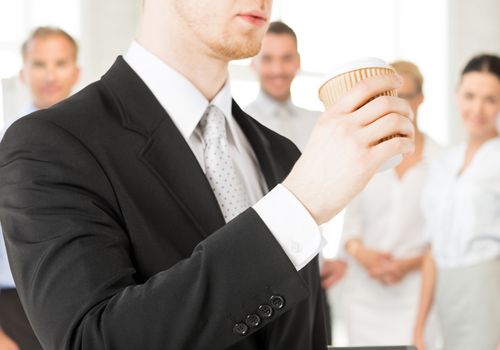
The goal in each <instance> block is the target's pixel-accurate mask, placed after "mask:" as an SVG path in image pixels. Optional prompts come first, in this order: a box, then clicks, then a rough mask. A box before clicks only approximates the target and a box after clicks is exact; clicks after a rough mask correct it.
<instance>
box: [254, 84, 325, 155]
mask: <svg viewBox="0 0 500 350" xmlns="http://www.w3.org/2000/svg"><path fill="white" fill-rule="evenodd" d="M245 112H246V113H247V114H249V115H251V116H252V117H253V118H255V119H257V120H258V121H259V122H260V123H262V124H263V125H265V126H267V127H268V128H269V129H271V130H273V131H275V132H277V133H278V134H281V135H283V136H285V137H287V138H288V139H290V140H292V141H293V143H295V144H296V145H297V147H299V149H301V150H302V149H304V147H305V145H306V143H307V141H308V140H309V136H310V134H311V131H312V129H313V127H314V125H315V124H316V121H317V120H318V117H319V115H320V112H317V111H311V110H308V109H304V108H300V107H297V106H296V105H294V104H293V103H292V101H291V100H288V101H286V102H279V101H276V100H275V99H273V98H272V97H271V96H269V95H267V94H266V93H265V92H263V91H260V92H259V95H258V96H257V98H256V99H255V101H253V102H252V103H250V104H249V105H248V106H246V107H245Z"/></svg>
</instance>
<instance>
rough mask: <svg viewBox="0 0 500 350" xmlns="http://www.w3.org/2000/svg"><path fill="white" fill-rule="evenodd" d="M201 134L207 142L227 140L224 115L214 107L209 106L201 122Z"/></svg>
mask: <svg viewBox="0 0 500 350" xmlns="http://www.w3.org/2000/svg"><path fill="white" fill-rule="evenodd" d="M200 126H201V133H202V135H203V138H204V139H205V141H207V140H213V139H224V140H225V139H227V136H226V119H225V117H224V113H223V112H222V111H221V110H220V109H219V108H218V107H217V106H214V105H209V106H208V107H207V110H206V111H205V114H203V117H202V118H201V121H200Z"/></svg>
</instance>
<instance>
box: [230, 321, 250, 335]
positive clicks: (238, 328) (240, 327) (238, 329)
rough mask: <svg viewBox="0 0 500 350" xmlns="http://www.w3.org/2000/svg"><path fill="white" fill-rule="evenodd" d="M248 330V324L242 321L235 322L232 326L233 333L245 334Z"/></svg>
mask: <svg viewBox="0 0 500 350" xmlns="http://www.w3.org/2000/svg"><path fill="white" fill-rule="evenodd" d="M247 332H248V326H247V325H246V324H244V323H236V324H235V325H234V327H233V333H234V334H236V335H245V334H247Z"/></svg>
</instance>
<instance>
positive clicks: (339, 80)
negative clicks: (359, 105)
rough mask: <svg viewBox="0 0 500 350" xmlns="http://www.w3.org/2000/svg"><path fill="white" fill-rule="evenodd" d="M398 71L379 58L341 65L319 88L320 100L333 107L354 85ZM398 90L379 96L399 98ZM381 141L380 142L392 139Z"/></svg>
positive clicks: (389, 165) (393, 161)
mask: <svg viewBox="0 0 500 350" xmlns="http://www.w3.org/2000/svg"><path fill="white" fill-rule="evenodd" d="M395 73H396V71H395V70H394V68H392V67H391V66H390V65H389V64H387V63H386V62H384V61H383V60H380V59H378V58H363V59H360V60H356V61H352V62H349V63H347V64H344V65H341V66H338V67H336V68H335V69H333V70H332V71H331V72H330V73H329V74H328V75H327V78H326V81H325V83H323V85H321V87H320V88H319V91H318V93H319V99H320V100H321V102H323V105H324V106H325V108H326V109H328V108H330V107H331V106H333V105H334V104H335V103H336V102H337V101H338V100H339V99H340V98H342V96H344V95H345V94H346V93H347V92H348V91H349V90H350V89H351V88H352V87H353V86H354V85H356V84H357V83H358V82H360V81H361V80H363V79H366V78H369V77H373V76H377V75H385V74H395ZM397 95H398V94H397V91H396V90H390V91H385V92H383V93H381V94H379V95H377V96H374V97H373V98H376V97H378V96H397ZM391 138H392V137H388V138H386V139H382V140H380V142H383V141H386V140H387V139H391ZM402 159H403V157H402V156H401V155H397V156H395V157H393V158H391V159H389V160H388V161H387V162H386V163H384V164H382V166H381V167H380V169H379V171H383V170H387V169H390V168H393V167H394V166H396V165H398V164H399V163H400V162H401V160H402Z"/></svg>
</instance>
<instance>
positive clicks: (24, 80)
mask: <svg viewBox="0 0 500 350" xmlns="http://www.w3.org/2000/svg"><path fill="white" fill-rule="evenodd" d="M19 80H20V81H21V82H22V83H23V84H25V85H26V78H25V77H24V69H23V68H21V69H20V70H19Z"/></svg>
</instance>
